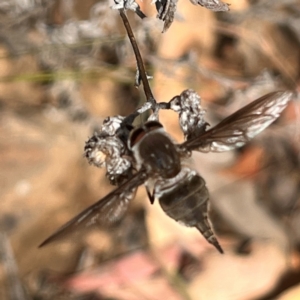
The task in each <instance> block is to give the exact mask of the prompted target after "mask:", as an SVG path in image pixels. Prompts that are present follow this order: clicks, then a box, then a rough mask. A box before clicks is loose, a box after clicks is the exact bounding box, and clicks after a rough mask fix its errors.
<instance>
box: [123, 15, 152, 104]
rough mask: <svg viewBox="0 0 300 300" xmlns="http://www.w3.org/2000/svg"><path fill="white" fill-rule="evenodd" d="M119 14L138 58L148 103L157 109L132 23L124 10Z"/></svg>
mask: <svg viewBox="0 0 300 300" xmlns="http://www.w3.org/2000/svg"><path fill="white" fill-rule="evenodd" d="M119 12H120V16H121V18H122V20H123V23H124V26H125V29H126V31H127V34H128V37H129V40H130V43H131V45H132V48H133V51H134V54H135V57H136V62H137V67H138V71H139V76H140V78H141V80H142V83H143V88H144V92H145V95H146V99H147V102H150V103H151V105H152V107H153V108H154V107H156V100H155V98H154V96H153V94H152V91H151V88H150V85H149V81H148V78H147V74H146V70H145V66H144V62H143V59H142V56H141V53H140V50H139V47H138V45H137V42H136V39H135V37H134V34H133V32H132V29H131V26H130V23H129V21H128V18H127V16H126V14H125V11H124V9H120V10H119Z"/></svg>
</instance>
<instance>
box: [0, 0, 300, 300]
mask: <svg viewBox="0 0 300 300" xmlns="http://www.w3.org/2000/svg"><path fill="white" fill-rule="evenodd" d="M230 4H231V5H230V11H229V12H222V13H214V12H212V11H209V10H207V9H205V8H203V7H201V6H194V5H192V4H191V3H190V2H189V1H187V0H180V1H179V3H178V9H177V13H176V17H175V21H174V23H173V24H172V26H171V27H170V29H169V30H168V31H167V32H166V33H164V34H162V33H161V31H162V28H163V23H162V22H161V21H160V20H158V19H157V18H156V11H155V6H154V5H151V3H150V1H144V2H140V6H141V9H142V10H143V12H144V13H145V14H146V15H147V17H148V18H145V19H143V20H141V19H139V18H138V17H137V16H136V15H135V14H134V13H133V12H131V11H129V12H128V17H129V19H130V22H131V25H132V27H133V30H134V33H135V36H136V39H137V42H138V44H139V46H140V51H141V53H142V56H143V59H144V61H145V63H146V68H147V73H148V75H152V76H153V79H152V80H151V81H150V83H151V86H152V88H153V92H154V95H155V97H156V99H157V101H169V100H170V99H171V98H172V97H174V96H175V95H178V94H180V93H181V92H182V91H183V90H184V89H187V88H193V89H195V90H196V91H197V92H198V93H199V95H201V98H202V105H203V107H205V108H206V109H207V119H208V121H209V122H210V124H211V125H214V124H216V123H218V122H219V121H220V120H222V119H223V118H225V117H226V116H228V115H230V114H231V113H233V112H234V111H236V110H237V109H239V108H241V107H242V106H244V105H246V104H248V103H250V102H251V101H253V100H255V99H257V98H258V97H260V96H262V95H264V94H266V93H268V92H271V91H275V90H286V89H292V90H294V91H295V96H294V99H293V101H292V102H291V103H290V104H289V106H288V108H287V109H286V110H285V111H284V113H283V114H282V116H281V117H280V119H278V120H277V121H276V122H275V123H274V124H272V126H270V127H269V128H268V129H267V130H265V131H264V132H263V133H262V134H260V135H259V136H258V137H257V138H255V139H254V140H253V141H251V142H250V143H249V144H247V145H246V146H245V147H243V148H241V149H238V150H236V151H231V152H228V153H219V154H201V153H195V154H194V155H193V161H194V165H195V167H196V168H197V170H198V171H199V173H200V174H201V176H203V178H204V179H205V180H206V182H207V186H208V189H209V191H210V195H211V221H212V223H213V226H214V229H215V231H216V233H217V236H218V239H219V241H220V243H221V245H222V247H223V248H224V250H225V255H220V254H219V253H217V251H216V250H215V249H214V248H213V247H212V246H210V245H209V244H208V243H207V242H206V241H205V240H204V238H203V237H202V236H201V235H200V234H199V232H198V231H197V230H196V229H191V228H185V227H183V226H181V225H180V224H177V223H176V222H175V221H173V220H171V219H170V218H168V217H167V216H166V215H164V213H163V212H162V210H161V208H160V207H159V205H158V204H157V203H155V204H154V205H153V206H152V205H150V204H149V203H148V202H149V201H148V199H147V198H146V194H145V191H144V189H143V188H142V187H141V188H140V189H139V191H138V194H137V197H136V199H135V200H134V201H132V205H131V207H130V210H129V212H128V214H127V215H126V217H125V218H124V219H123V220H121V221H120V222H119V223H117V224H115V225H114V226H113V227H111V228H93V229H92V230H89V231H87V232H84V234H81V235H77V236H74V238H71V239H69V240H66V241H61V242H59V243H55V244H53V245H52V244H51V245H49V246H47V247H45V248H41V249H38V248H37V247H38V245H39V244H40V243H41V242H42V241H43V240H44V239H45V238H46V237H47V236H49V235H50V234H51V233H52V232H53V231H54V230H55V229H57V228H58V227H59V226H61V225H62V224H64V223H65V222H67V221H68V220H69V219H70V218H71V217H73V216H74V215H76V214H77V213H79V212H80V211H81V210H83V209H84V208H86V207H87V206H89V205H91V204H92V203H94V202H96V201H97V200H99V199H100V198H102V197H103V196H105V195H106V194H107V193H108V192H109V191H110V190H112V189H113V188H112V187H111V186H110V185H109V182H108V180H107V179H106V178H105V176H104V175H105V170H103V169H97V168H95V167H93V166H90V165H89V164H88V162H87V161H86V159H85V158H84V157H83V149H84V143H85V141H86V140H87V139H88V137H90V136H91V135H92V134H93V131H94V129H95V128H97V127H99V125H101V124H102V121H103V119H104V118H105V117H107V116H113V115H117V114H120V115H127V114H129V113H130V112H132V111H133V110H134V109H135V108H137V107H138V106H140V105H141V104H142V103H144V101H145V97H144V94H143V90H142V88H141V87H140V88H139V89H136V88H135V87H134V78H135V72H136V63H135V57H134V55H133V51H132V48H131V45H130V43H129V41H128V38H127V36H126V34H125V30H124V28H123V25H122V22H121V19H120V17H119V14H118V11H116V10H111V9H110V5H111V3H108V1H97V0H86V1H80V0H1V1H0V196H1V197H0V199H1V200H0V299H8V300H21V299H22V300H23V299H26V300H27V299H41V300H45V299H116V300H125V299H126V300H127V299H128V300H135V299H146V300H154V299H162V298H163V297H164V298H165V299H192V300H198V299H200V300H202V299H204V300H206V299H210V300H212V299H213V300H216V299H220V300H223V299H224V300H227V299H228V300H235V299H237V300H238V299H261V300H263V299H264V300H266V299H280V300H283V299H284V300H287V299H288V300H291V299H300V253H299V251H300V247H299V246H300V202H299V197H300V173H299V172H300V157H299V148H300V141H299V139H300V132H299V124H298V123H299V122H300V119H299V115H300V110H299V99H298V98H299V96H298V91H299V52H300V47H299V42H300V2H299V1H297V0H294V1H293V0H279V1H276V0H272V1H270V0H269V1H267V0H251V1H250V0H249V1H246V0H239V1H238V0H230ZM142 121H143V120H142V119H141V118H138V120H137V122H142ZM161 122H162V123H163V124H164V126H165V128H166V130H167V131H168V132H169V133H170V134H171V135H172V137H174V139H175V140H176V141H178V142H180V141H182V139H183V137H182V134H181V132H180V129H179V125H178V117H177V115H176V114H175V113H172V112H169V111H163V112H162V113H161Z"/></svg>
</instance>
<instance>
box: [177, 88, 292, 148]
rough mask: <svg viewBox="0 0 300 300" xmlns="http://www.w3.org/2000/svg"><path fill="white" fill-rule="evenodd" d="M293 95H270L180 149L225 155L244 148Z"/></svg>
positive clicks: (281, 93) (280, 93) (290, 93)
mask: <svg viewBox="0 0 300 300" xmlns="http://www.w3.org/2000/svg"><path fill="white" fill-rule="evenodd" d="M292 95H293V93H292V92H289V91H285V92H273V93H270V94H267V95H265V96H263V97H261V98H259V99H257V100H255V101H253V102H251V103H250V104H248V105H246V106H245V107H243V108H241V109H240V110H238V111H236V112H235V113H233V114H232V115H230V116H228V117H227V118H225V119H224V120H223V121H221V122H220V123H219V124H218V125H216V126H215V127H213V128H211V129H209V130H207V131H206V132H204V133H203V134H201V135H199V136H197V137H194V138H191V139H190V140H187V141H185V142H184V143H182V144H181V145H179V150H181V151H185V150H188V151H193V150H197V151H201V152H209V151H212V152H223V151H228V150H232V149H234V148H237V147H241V146H243V145H244V144H245V143H246V142H248V141H249V140H250V139H252V138H253V137H254V136H255V135H257V134H259V133H260V132H261V131H263V130H264V129H265V128H266V127H268V126H269V125H270V124H271V123H272V122H274V121H275V120H276V119H277V118H278V117H279V115H280V113H281V112H282V111H283V110H284V109H285V108H286V106H287V104H288V102H289V101H290V100H291V98H292Z"/></svg>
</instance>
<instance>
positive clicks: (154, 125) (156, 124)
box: [145, 121, 163, 131]
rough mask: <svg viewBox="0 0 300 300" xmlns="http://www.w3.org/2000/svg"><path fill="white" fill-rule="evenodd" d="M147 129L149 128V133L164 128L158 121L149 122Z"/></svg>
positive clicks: (146, 125)
mask: <svg viewBox="0 0 300 300" xmlns="http://www.w3.org/2000/svg"><path fill="white" fill-rule="evenodd" d="M145 127H146V128H147V131H153V130H156V129H160V128H163V126H162V125H161V124H160V123H159V122H157V121H149V122H147V123H146V124H145Z"/></svg>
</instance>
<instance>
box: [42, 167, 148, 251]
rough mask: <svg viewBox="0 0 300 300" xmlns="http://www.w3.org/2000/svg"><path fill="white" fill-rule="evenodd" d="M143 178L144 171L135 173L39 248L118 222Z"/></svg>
mask: <svg viewBox="0 0 300 300" xmlns="http://www.w3.org/2000/svg"><path fill="white" fill-rule="evenodd" d="M145 178H146V175H145V173H144V171H139V172H137V173H136V174H135V175H133V177H132V178H130V179H129V180H127V181H126V182H125V183H123V184H122V185H121V186H119V187H118V188H117V189H116V190H114V191H112V192H111V193H109V194H108V195H107V196H105V197H104V198H102V199H100V200H99V201H98V202H96V203H95V204H93V205H91V206H90V207H88V208H87V209H85V210H84V211H82V212H81V213H80V214H79V215H77V216H75V217H74V218H73V219H71V220H70V221H69V222H67V223H66V224H65V225H63V226H62V227H61V228H59V229H58V230H57V231H56V232H54V233H53V234H52V235H51V236H50V237H48V238H47V239H46V240H45V241H43V242H42V243H41V244H40V245H39V247H43V246H45V245H47V244H49V243H52V242H53V241H56V240H59V239H61V238H64V237H66V236H67V235H69V234H71V233H72V232H75V231H77V230H78V229H84V228H86V227H89V226H92V225H94V224H99V225H110V224H112V223H114V222H116V221H118V220H119V219H121V217H122V216H123V215H124V214H125V212H126V211H127V208H128V205H129V202H130V200H132V199H133V198H134V196H135V191H136V189H137V187H138V186H140V185H141V184H143V183H144V181H145Z"/></svg>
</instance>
